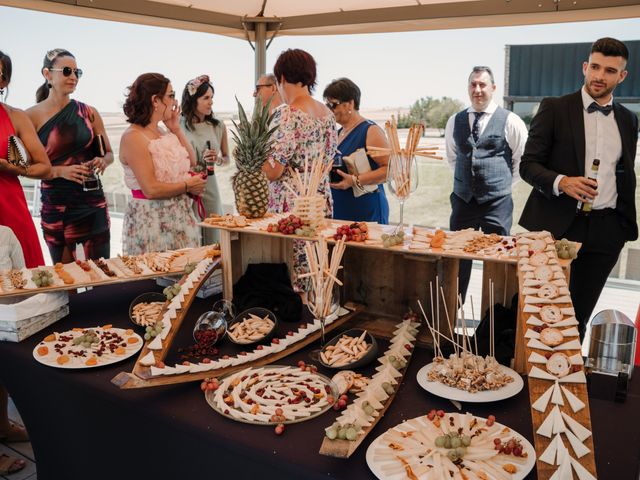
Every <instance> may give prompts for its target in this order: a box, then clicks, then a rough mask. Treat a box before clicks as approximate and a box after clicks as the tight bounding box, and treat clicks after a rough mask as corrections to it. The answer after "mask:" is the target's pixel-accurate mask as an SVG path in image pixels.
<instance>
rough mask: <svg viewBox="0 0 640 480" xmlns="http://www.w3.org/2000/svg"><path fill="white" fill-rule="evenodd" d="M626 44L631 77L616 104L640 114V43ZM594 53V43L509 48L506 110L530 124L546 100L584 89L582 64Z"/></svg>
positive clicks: (506, 56) (635, 41) (509, 46)
mask: <svg viewBox="0 0 640 480" xmlns="http://www.w3.org/2000/svg"><path fill="white" fill-rule="evenodd" d="M594 40H595V39H594ZM624 43H625V44H626V45H627V47H628V48H629V64H628V65H627V69H628V71H629V75H628V76H627V78H626V79H625V81H624V82H622V84H621V85H620V86H619V87H618V88H616V91H615V92H614V95H615V98H616V101H618V102H621V103H622V104H624V106H625V107H627V108H628V109H630V110H631V111H633V112H636V113H637V114H640V40H630V41H626V40H625V41H624ZM590 50H591V43H555V44H553V43H552V44H546V45H506V46H505V72H504V74H505V75H504V76H505V86H504V92H505V94H504V106H505V108H508V109H509V110H512V111H513V112H515V113H517V114H518V115H520V117H522V119H523V120H524V121H525V123H526V124H527V125H528V124H529V123H530V122H531V119H532V118H533V116H534V115H535V113H536V111H537V109H538V105H539V104H540V101H541V100H542V99H543V98H545V97H559V96H561V95H566V94H568V93H571V92H575V91H576V90H578V89H579V88H580V87H581V86H582V84H583V83H584V77H583V75H582V63H583V62H584V61H586V60H587V58H589V52H590Z"/></svg>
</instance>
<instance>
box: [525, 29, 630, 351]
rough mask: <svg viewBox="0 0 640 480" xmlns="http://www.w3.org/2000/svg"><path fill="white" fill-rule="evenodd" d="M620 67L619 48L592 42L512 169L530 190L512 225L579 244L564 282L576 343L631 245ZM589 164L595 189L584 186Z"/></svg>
mask: <svg viewBox="0 0 640 480" xmlns="http://www.w3.org/2000/svg"><path fill="white" fill-rule="evenodd" d="M628 59H629V51H628V50H627V47H626V46H625V45H624V43H622V42H620V41H618V40H615V39H613V38H601V39H599V40H597V41H596V42H595V43H594V44H593V45H592V47H591V54H590V55H589V60H588V61H587V62H584V64H583V67H582V70H583V73H584V86H583V87H582V88H581V89H580V90H579V91H577V92H575V93H572V94H570V95H566V96H564V97H559V98H545V99H544V100H543V101H542V103H541V104H540V108H539V109H538V113H537V114H536V116H535V117H534V119H533V121H532V122H531V128H530V130H529V139H528V141H527V144H526V146H525V152H524V155H523V156H522V161H521V163H520V176H521V177H522V179H523V180H525V181H526V182H528V183H530V184H531V185H532V186H533V190H532V192H531V195H530V196H529V199H528V200H527V203H526V205H525V207H524V211H523V212H522V216H521V217H520V222H519V223H520V225H522V226H523V227H525V228H527V229H528V230H549V231H550V232H551V233H552V234H553V235H554V236H555V237H556V238H557V239H559V238H562V237H566V238H568V239H569V240H573V241H576V242H580V243H582V248H581V249H580V251H579V253H578V258H577V259H576V260H575V261H574V262H573V264H572V271H571V280H570V290H571V298H572V300H573V305H574V308H575V312H576V318H577V320H578V322H579V323H580V325H579V330H580V338H581V339H582V338H584V328H585V325H586V323H587V322H588V320H589V318H590V316H591V313H592V311H593V309H594V307H595V305H596V303H597V301H598V298H599V297H600V293H601V292H602V289H603V287H604V284H605V282H606V280H607V277H608V276H609V273H610V272H611V269H612V268H613V266H614V265H615V263H616V261H617V260H618V256H619V254H620V251H621V250H622V247H623V245H624V242H625V241H627V240H635V239H636V238H638V226H637V223H636V207H635V203H634V202H635V188H636V176H635V172H634V161H635V156H636V144H637V141H638V119H637V117H636V116H635V114H633V113H632V112H630V111H629V110H627V109H626V108H625V107H623V106H622V105H620V104H619V103H617V102H614V100H613V95H612V94H613V91H614V90H615V88H616V87H617V86H618V85H619V84H620V83H622V81H623V80H624V79H625V77H626V76H627V70H626V66H627V61H628ZM596 159H597V160H599V167H598V176H597V181H595V180H592V179H589V178H586V177H587V174H588V172H589V171H590V170H591V169H592V166H593V164H594V160H596ZM584 202H589V203H591V207H592V210H591V212H590V213H589V214H587V215H585V214H583V213H580V212H578V209H579V205H580V204H581V203H584Z"/></svg>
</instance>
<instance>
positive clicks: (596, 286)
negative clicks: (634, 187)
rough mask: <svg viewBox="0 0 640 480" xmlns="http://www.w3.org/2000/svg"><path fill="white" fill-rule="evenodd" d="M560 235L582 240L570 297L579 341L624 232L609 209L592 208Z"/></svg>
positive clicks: (575, 264)
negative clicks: (589, 212) (591, 210)
mask: <svg viewBox="0 0 640 480" xmlns="http://www.w3.org/2000/svg"><path fill="white" fill-rule="evenodd" d="M564 237H566V238H568V239H569V240H572V241H574V242H580V243H582V247H581V248H580V251H579V252H578V258H576V259H575V260H574V261H573V263H572V264H571V280H570V282H569V290H571V300H572V302H573V308H574V310H575V311H576V319H577V320H578V323H579V325H578V330H579V331H580V341H582V340H583V339H584V333H585V326H586V325H587V322H588V321H589V318H590V317H591V313H592V312H593V309H594V308H595V306H596V303H597V302H598V298H600V293H602V289H603V288H604V284H605V283H606V281H607V278H608V277H609V274H610V273H611V270H612V269H613V267H614V266H615V264H616V262H617V261H618V256H619V255H620V251H621V250H622V247H623V246H624V242H625V240H624V239H625V235H624V231H623V230H622V226H621V217H620V216H619V215H618V214H617V213H616V212H615V210H613V209H611V208H607V209H604V210H595V211H594V212H592V213H591V214H590V215H589V216H576V218H575V220H574V221H573V223H571V226H570V227H569V230H567V232H566V233H565V234H564Z"/></svg>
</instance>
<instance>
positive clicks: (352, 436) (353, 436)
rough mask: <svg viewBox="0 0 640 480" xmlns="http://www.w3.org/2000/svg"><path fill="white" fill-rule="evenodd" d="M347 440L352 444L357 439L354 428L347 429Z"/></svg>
mask: <svg viewBox="0 0 640 480" xmlns="http://www.w3.org/2000/svg"><path fill="white" fill-rule="evenodd" d="M346 437H347V440H349V441H351V442H353V441H354V440H355V439H356V438H357V437H358V432H357V431H356V429H355V428H348V429H347V433H346Z"/></svg>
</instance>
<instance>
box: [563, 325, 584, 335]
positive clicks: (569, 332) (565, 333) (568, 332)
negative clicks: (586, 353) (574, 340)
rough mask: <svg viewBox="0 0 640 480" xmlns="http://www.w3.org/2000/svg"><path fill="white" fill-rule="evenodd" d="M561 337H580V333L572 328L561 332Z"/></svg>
mask: <svg viewBox="0 0 640 480" xmlns="http://www.w3.org/2000/svg"><path fill="white" fill-rule="evenodd" d="M562 335H563V336H565V337H578V336H580V332H579V331H578V329H577V328H576V327H572V328H567V329H565V330H562Z"/></svg>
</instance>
